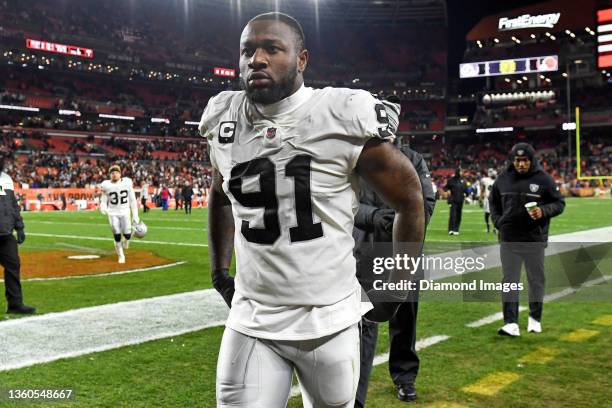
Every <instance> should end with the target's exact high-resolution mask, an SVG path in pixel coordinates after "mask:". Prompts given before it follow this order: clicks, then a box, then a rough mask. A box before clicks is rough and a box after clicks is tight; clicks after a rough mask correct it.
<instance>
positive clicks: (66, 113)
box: [58, 109, 81, 117]
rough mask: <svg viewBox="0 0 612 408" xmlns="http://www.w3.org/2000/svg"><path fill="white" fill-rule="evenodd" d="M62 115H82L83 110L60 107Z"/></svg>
mask: <svg viewBox="0 0 612 408" xmlns="http://www.w3.org/2000/svg"><path fill="white" fill-rule="evenodd" d="M58 113H59V114H60V115H67V116H77V117H79V116H81V112H79V111H75V110H69V109H60V110H59V112H58Z"/></svg>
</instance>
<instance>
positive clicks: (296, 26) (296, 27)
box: [247, 11, 306, 51]
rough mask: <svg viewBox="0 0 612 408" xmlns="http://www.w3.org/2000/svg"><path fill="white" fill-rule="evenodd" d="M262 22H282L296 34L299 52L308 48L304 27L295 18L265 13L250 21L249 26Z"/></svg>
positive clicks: (275, 13) (274, 12) (282, 14)
mask: <svg viewBox="0 0 612 408" xmlns="http://www.w3.org/2000/svg"><path fill="white" fill-rule="evenodd" d="M261 20H275V21H281V22H283V23H285V24H287V25H288V26H289V27H290V28H291V29H292V30H293V33H294V34H295V39H296V43H295V45H296V46H297V48H298V51H302V50H304V48H306V36H305V35H304V30H303V29H302V25H301V24H300V23H299V21H297V20H296V19H295V18H293V17H291V16H290V15H289V14H285V13H279V12H276V11H273V12H271V13H263V14H259V15H257V16H255V17H253V18H252V19H250V20H249V22H248V23H247V25H248V24H251V23H252V22H253V21H261Z"/></svg>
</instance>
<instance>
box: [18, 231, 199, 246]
mask: <svg viewBox="0 0 612 408" xmlns="http://www.w3.org/2000/svg"><path fill="white" fill-rule="evenodd" d="M27 235H32V236H33V237H48V238H65V239H86V240H91V241H109V242H110V241H113V239H112V238H102V237H84V236H81V235H59V234H43V233H41V232H28V233H27ZM130 242H132V243H133V244H134V243H135V244H161V245H178V246H189V247H208V244H194V243H191V242H172V241H148V240H145V239H138V240H136V239H132V240H130Z"/></svg>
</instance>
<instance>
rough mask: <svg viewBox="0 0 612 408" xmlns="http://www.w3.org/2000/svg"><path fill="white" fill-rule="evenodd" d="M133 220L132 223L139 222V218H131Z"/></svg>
mask: <svg viewBox="0 0 612 408" xmlns="http://www.w3.org/2000/svg"><path fill="white" fill-rule="evenodd" d="M132 219H133V221H134V224H140V218H132Z"/></svg>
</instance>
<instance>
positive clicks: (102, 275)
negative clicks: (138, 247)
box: [0, 261, 187, 282]
mask: <svg viewBox="0 0 612 408" xmlns="http://www.w3.org/2000/svg"><path fill="white" fill-rule="evenodd" d="M186 263H187V261H179V262H173V263H169V264H165V265H157V266H150V267H148V268H138V269H128V270H127V271H118V272H100V273H96V274H92V275H74V276H58V277H53V278H29V279H22V280H21V281H22V282H31V281H54V280H67V279H83V278H105V277H107V276H115V275H126V274H128V273H136V272H148V271H156V270H158V269H167V268H172V267H175V266H179V265H184V264H186ZM0 282H4V280H2V279H0Z"/></svg>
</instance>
